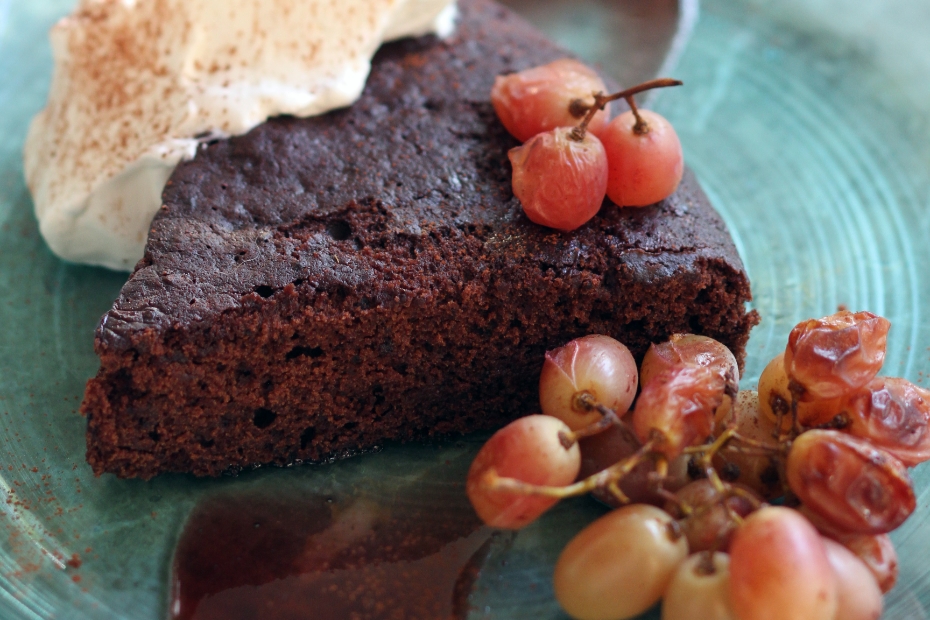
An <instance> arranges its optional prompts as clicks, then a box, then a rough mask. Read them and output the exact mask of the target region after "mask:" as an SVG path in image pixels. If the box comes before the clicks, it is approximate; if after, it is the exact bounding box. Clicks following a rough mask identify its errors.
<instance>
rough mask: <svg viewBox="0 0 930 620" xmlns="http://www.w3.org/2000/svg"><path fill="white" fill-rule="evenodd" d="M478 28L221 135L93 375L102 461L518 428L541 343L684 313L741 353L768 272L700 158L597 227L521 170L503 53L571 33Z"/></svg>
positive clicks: (138, 470) (485, 20) (91, 416)
mask: <svg viewBox="0 0 930 620" xmlns="http://www.w3.org/2000/svg"><path fill="white" fill-rule="evenodd" d="M460 10H461V16H460V19H459V23H458V28H457V31H456V34H455V35H454V36H453V37H452V38H450V39H448V40H437V39H436V38H433V37H425V38H422V39H417V40H407V41H402V42H399V43H394V44H391V45H389V46H387V47H385V48H383V49H382V50H381V51H380V52H379V54H378V55H377V57H376V59H375V61H374V63H373V69H372V73H371V76H370V78H369V80H368V85H367V88H366V90H365V93H364V95H363V96H362V98H361V99H360V100H359V101H358V102H357V103H356V104H355V105H353V106H352V107H351V108H349V109H345V110H341V111H337V112H334V113H330V114H327V115H325V116H322V117H318V118H310V119H302V120H298V119H294V118H280V119H276V120H273V121H270V122H268V123H265V124H264V125H262V126H260V127H258V128H257V129H255V130H254V131H252V132H251V133H249V134H248V135H246V136H243V137H240V138H232V139H229V140H222V141H218V142H215V143H212V144H210V145H209V146H206V147H204V148H202V149H201V150H200V152H199V153H198V155H197V157H196V159H194V160H193V161H190V162H188V163H186V164H183V165H181V166H180V167H179V168H178V170H177V171H176V172H175V174H174V176H173V177H172V178H171V180H170V182H169V184H168V187H167V188H166V190H165V194H164V203H165V204H164V206H163V207H162V209H161V211H160V213H159V214H158V215H157V216H156V218H155V221H154V222H153V224H152V229H151V232H150V235H149V240H148V246H147V249H146V254H145V258H144V259H143V260H142V261H141V262H140V263H139V265H138V266H137V267H136V270H135V272H134V273H133V274H132V276H131V277H130V279H129V281H128V282H127V284H126V285H125V287H124V288H123V290H122V292H121V294H120V297H119V299H118V300H117V301H116V303H115V304H114V306H113V309H112V310H110V312H108V313H107V314H106V316H104V317H103V319H102V321H101V323H100V327H99V329H98V331H97V337H96V349H97V353H98V354H99V356H100V358H101V368H100V371H99V373H98V375H97V376H96V378H94V379H92V380H91V381H90V382H89V383H88V386H87V393H86V395H85V399H84V404H83V411H84V412H85V413H86V414H87V418H88V430H87V441H88V452H87V458H88V461H89V462H90V464H91V465H92V466H93V468H94V471H95V472H96V473H98V474H99V473H103V472H113V473H115V474H117V475H119V476H124V477H142V478H150V477H152V476H155V475H156V474H159V473H161V472H168V471H173V472H192V473H194V474H197V475H218V474H221V473H223V472H230V471H236V470H239V469H241V468H243V467H250V466H257V465H261V464H278V465H283V464H288V463H298V462H302V461H324V460H327V459H332V458H335V457H340V456H344V455H348V454H352V453H356V452H360V451H365V450H368V449H372V448H374V447H376V446H380V445H382V444H383V443H384V442H386V441H394V440H413V439H422V438H427V437H433V436H442V435H448V434H452V433H462V432H468V431H475V430H480V429H487V428H491V427H494V426H498V425H501V424H503V423H505V422H506V421H508V420H510V419H513V418H515V417H517V416H520V415H524V414H527V413H531V412H533V411H534V410H536V409H537V408H538V397H537V382H538V378H539V371H540V368H541V366H542V361H543V352H544V351H545V350H547V349H550V348H553V347H555V346H558V345H561V344H563V343H564V342H566V341H567V340H569V339H571V338H573V337H576V336H579V335H583V334H589V333H606V334H611V335H613V336H614V337H616V338H618V339H620V340H621V341H623V342H625V343H626V344H627V345H628V346H629V347H630V349H631V350H632V351H633V353H634V355H636V356H637V357H640V358H641V356H642V355H643V353H644V352H645V350H646V348H647V346H648V345H649V343H650V342H653V341H660V340H662V339H664V338H666V337H667V336H668V335H669V334H671V333H673V332H682V331H693V332H697V333H702V334H707V335H709V336H712V337H714V338H717V339H719V340H721V341H722V342H724V343H726V344H727V345H728V346H730V347H731V348H732V349H733V351H734V352H735V353H736V355H737V356H738V357H739V358H740V359H742V356H743V349H744V346H745V344H746V340H747V338H748V335H749V330H750V328H751V327H752V325H753V324H754V323H755V322H756V315H755V313H754V312H747V310H746V308H745V303H746V302H747V301H748V300H749V299H750V292H749V282H748V280H747V277H746V273H745V272H744V270H743V266H742V264H741V263H740V259H739V257H738V256H737V253H736V250H735V248H734V246H733V243H732V241H731V240H730V238H729V236H728V234H727V231H726V229H725V227H724V224H723V222H722V221H721V219H720V218H719V216H718V215H717V214H716V213H715V212H714V211H713V210H712V208H711V207H710V205H709V204H708V202H707V199H706V197H705V196H704V194H703V193H702V192H701V190H700V188H699V187H698V185H697V183H696V181H695V179H694V177H693V176H692V175H691V174H690V173H688V174H686V175H685V180H684V181H683V183H682V185H681V188H680V189H679V191H678V192H677V193H676V194H675V195H674V196H672V197H671V198H670V199H668V200H666V201H664V202H662V203H660V204H658V205H655V206H652V207H647V208H641V209H620V208H617V207H615V206H613V205H611V204H609V203H608V204H606V205H605V206H604V208H603V209H602V210H601V212H600V214H599V215H598V216H597V217H595V218H594V220H592V221H591V222H590V223H588V224H587V225H585V226H583V227H582V228H581V229H579V230H577V231H575V232H573V233H570V234H562V233H557V232H554V231H552V230H548V229H545V228H542V227H540V226H537V225H535V224H532V223H531V222H529V220H527V219H526V218H525V217H524V215H523V214H522V211H521V208H520V205H519V202H518V201H517V200H516V199H515V198H514V197H513V194H512V192H511V189H510V165H509V163H508V160H507V150H508V149H509V148H511V147H513V146H515V141H514V140H513V139H512V138H511V137H510V136H509V135H508V134H507V133H506V132H505V130H504V128H503V127H502V126H501V125H500V123H499V122H498V120H497V119H496V117H495V115H494V112H493V110H492V108H491V104H490V102H489V98H488V94H489V92H490V89H491V84H492V82H493V80H494V77H495V76H496V75H497V74H499V73H504V72H510V71H515V70H520V69H524V68H526V67H529V66H533V65H538V64H542V63H545V62H549V61H551V60H553V59H555V58H559V57H562V56H564V55H565V52H564V51H563V50H561V49H559V48H558V47H556V46H555V45H553V44H552V43H550V42H548V41H547V40H546V39H545V38H544V37H543V36H541V35H540V34H539V33H538V32H536V31H535V30H533V29H532V28H531V27H529V26H528V25H527V24H525V23H524V22H523V21H522V20H520V19H519V18H517V17H515V16H514V15H513V14H512V13H510V12H509V11H507V10H505V9H503V8H501V7H499V6H497V5H495V4H493V3H491V2H488V1H486V0H463V1H462V2H461V3H460Z"/></svg>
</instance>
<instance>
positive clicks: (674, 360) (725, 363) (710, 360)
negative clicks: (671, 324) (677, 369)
mask: <svg viewBox="0 0 930 620" xmlns="http://www.w3.org/2000/svg"><path fill="white" fill-rule="evenodd" d="M682 364H685V365H695V366H704V367H705V368H709V369H710V370H713V371H715V372H718V373H720V376H721V377H722V378H723V379H724V380H725V381H726V382H727V388H728V389H727V392H729V393H732V394H735V393H736V391H737V390H738V389H739V365H738V364H737V363H736V358H735V357H734V356H733V353H732V352H731V351H730V349H728V348H727V347H726V345H724V344H723V343H721V342H718V341H716V340H714V339H713V338H709V337H707V336H698V335H696V334H672V336H671V337H669V339H668V340H667V341H666V342H663V343H661V344H653V345H651V346H650V347H649V350H648V351H646V356H645V357H643V363H642V365H641V367H640V375H639V380H640V383H641V384H642V385H646V383H648V382H649V380H650V379H651V378H652V377H654V376H656V375H658V374H660V373H662V372H664V371H666V370H668V369H670V368H672V367H673V366H680V365H682ZM730 405H731V402H730V396H729V394H727V395H725V396H724V398H723V403H722V404H721V406H720V407H719V408H718V411H717V415H718V416H719V415H723V414H724V413H726V412H727V411H729V407H730Z"/></svg>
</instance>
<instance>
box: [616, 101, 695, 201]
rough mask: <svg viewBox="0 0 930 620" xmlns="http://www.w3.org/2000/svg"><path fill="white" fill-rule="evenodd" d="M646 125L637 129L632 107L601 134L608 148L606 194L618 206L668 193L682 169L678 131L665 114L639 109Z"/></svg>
mask: <svg viewBox="0 0 930 620" xmlns="http://www.w3.org/2000/svg"><path fill="white" fill-rule="evenodd" d="M639 113H640V115H641V116H642V117H643V119H644V120H645V121H646V123H647V125H648V131H647V132H646V133H639V132H637V131H636V130H635V129H634V127H635V126H636V118H635V116H634V115H633V112H632V111H629V112H624V113H623V114H621V115H619V116H618V117H617V118H615V119H613V120H612V121H611V122H610V123H609V124H608V125H607V128H606V129H604V131H603V132H602V133H601V134H600V137H601V140H602V141H603V142H604V149H605V150H606V152H607V161H608V170H609V180H608V182H607V196H608V197H609V198H610V199H611V200H612V201H613V202H614V203H615V204H617V205H618V206H621V207H644V206H646V205H651V204H654V203H657V202H660V201H662V200H665V199H666V198H668V197H669V196H671V195H672V194H673V193H674V192H675V190H676V189H677V188H678V184H679V183H680V182H681V177H682V174H683V172H684V157H683V156H682V151H681V142H680V141H679V140H678V134H677V133H675V129H674V128H673V127H672V125H671V123H669V122H668V121H667V120H665V118H663V117H662V116H660V115H659V114H656V113H655V112H652V111H650V110H640V111H639Z"/></svg>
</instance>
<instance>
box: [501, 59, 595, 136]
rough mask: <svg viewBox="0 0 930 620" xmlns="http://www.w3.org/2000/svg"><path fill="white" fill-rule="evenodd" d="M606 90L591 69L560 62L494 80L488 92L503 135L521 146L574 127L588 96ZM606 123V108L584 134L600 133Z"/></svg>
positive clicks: (589, 101)
mask: <svg viewBox="0 0 930 620" xmlns="http://www.w3.org/2000/svg"><path fill="white" fill-rule="evenodd" d="M606 90H607V88H606V87H605V86H604V82H603V80H601V78H600V77H598V75H597V73H595V72H594V70H593V69H591V68H590V67H588V66H586V65H584V64H582V63H580V62H578V61H577V60H572V59H570V58H562V59H560V60H556V61H555V62H551V63H549V64H547V65H542V66H540V67H533V68H532V69H526V70H525V71H520V72H517V73H511V74H508V75H500V76H498V77H497V78H495V80H494V87H493V88H492V89H491V104H492V105H493V106H494V111H495V112H497V117H498V118H499V119H500V121H501V123H502V124H503V125H504V127H505V128H506V129H507V131H509V132H510V133H511V135H513V136H514V137H515V138H516V139H517V140H519V141H520V142H525V141H527V140H529V139H530V138H532V137H533V136H535V135H536V134H539V133H542V132H544V131H549V130H551V129H555V128H556V127H574V126H575V125H577V124H578V123H579V122H580V121H581V118H582V117H583V116H584V115H585V113H586V111H587V108H588V107H590V106H591V105H593V103H594V97H593V96H592V95H593V94H594V93H598V92H605V91H606ZM576 100H577V102H578V103H575V102H576ZM579 104H583V105H579ZM609 119H610V108H609V104H608V107H606V108H605V110H604V111H601V112H597V113H596V114H595V115H594V118H593V119H592V120H591V122H590V123H589V125H588V130H589V131H591V132H592V133H594V134H595V135H597V134H599V133H601V132H602V131H603V130H604V128H605V127H606V126H607V121H608V120H609Z"/></svg>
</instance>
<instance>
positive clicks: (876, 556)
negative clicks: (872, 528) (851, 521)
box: [833, 534, 898, 593]
mask: <svg viewBox="0 0 930 620" xmlns="http://www.w3.org/2000/svg"><path fill="white" fill-rule="evenodd" d="M833 538H834V539H835V540H836V541H837V542H839V543H840V544H841V545H843V546H844V547H846V548H847V549H849V550H850V551H851V552H852V553H853V554H855V556H856V557H857V558H859V559H860V560H862V562H863V563H864V564H865V565H866V567H867V568H868V569H869V571H871V573H872V576H873V577H875V581H876V582H877V583H878V587H879V588H880V589H881V591H882V592H886V593H887V592H890V591H891V589H892V588H893V587H894V584H896V583H897V582H898V552H897V551H896V550H895V548H894V543H892V542H891V538H889V537H888V534H873V535H869V534H840V535H837V536H833Z"/></svg>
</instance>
